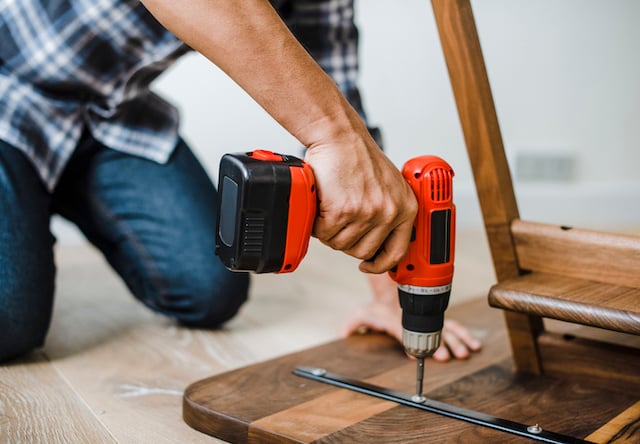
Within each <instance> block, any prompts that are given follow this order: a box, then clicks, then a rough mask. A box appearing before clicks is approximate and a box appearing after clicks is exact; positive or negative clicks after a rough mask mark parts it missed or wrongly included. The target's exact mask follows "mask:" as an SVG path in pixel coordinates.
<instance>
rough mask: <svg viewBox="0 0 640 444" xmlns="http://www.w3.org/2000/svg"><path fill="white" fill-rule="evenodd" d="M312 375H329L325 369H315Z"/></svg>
mask: <svg viewBox="0 0 640 444" xmlns="http://www.w3.org/2000/svg"><path fill="white" fill-rule="evenodd" d="M311 374H312V375H314V376H324V375H326V374H327V371H326V370H325V369H323V368H314V369H313V370H311Z"/></svg>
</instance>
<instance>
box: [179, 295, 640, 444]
mask: <svg viewBox="0 0 640 444" xmlns="http://www.w3.org/2000/svg"><path fill="white" fill-rule="evenodd" d="M451 314H452V315H453V316H455V317H456V318H458V319H461V320H463V321H464V322H465V323H468V324H470V325H471V326H472V327H473V328H476V329H478V331H485V332H486V344H487V345H486V347H485V348H484V349H483V350H482V351H481V352H480V353H478V354H477V355H476V356H474V357H473V358H472V359H470V360H469V361H458V362H453V363H449V364H437V363H434V362H431V361H430V362H428V363H427V366H426V375H425V377H426V379H425V381H426V386H425V391H426V392H428V396H429V397H431V398H433V399H437V400H439V401H442V402H446V403H449V404H453V405H458V406H461V407H466V408H470V409H473V410H476V411H482V412H484V413H488V414H491V415H494V416H497V417H501V418H504V419H510V420H513V421H517V422H522V423H525V424H536V423H537V424H540V425H541V426H543V428H545V429H548V430H552V431H555V432H558V433H565V434H569V435H572V436H578V437H585V436H587V435H589V434H591V433H593V432H594V431H596V430H598V429H600V428H602V427H603V425H604V424H606V423H608V422H609V421H610V420H613V418H616V417H618V416H619V415H620V414H621V413H622V412H623V411H625V410H627V409H629V407H630V406H632V405H633V404H634V403H636V402H637V401H638V399H639V397H640V381H637V380H635V379H637V374H638V373H637V372H638V371H639V370H640V368H639V367H638V365H636V364H637V363H640V360H638V359H636V358H637V356H636V355H627V354H625V353H626V350H620V349H616V348H615V347H614V348H613V349H612V350H611V353H610V354H606V353H603V354H602V355H601V357H603V358H604V359H603V360H601V361H602V362H601V365H599V366H598V365H595V364H594V362H595V361H596V356H591V355H597V354H599V353H600V351H602V350H599V349H598V348H593V349H592V348H590V344H591V343H590V342H589V341H586V340H585V341H581V340H574V339H573V338H569V337H566V338H565V337H560V339H557V338H556V341H555V342H552V341H551V342H549V341H547V342H545V343H544V344H545V352H546V351H548V350H551V351H552V352H553V351H554V350H552V349H555V352H554V353H549V354H550V356H555V357H556V358H557V360H558V363H557V366H558V367H563V366H564V367H566V368H567V370H566V371H556V372H553V371H550V372H549V373H547V374H545V375H544V376H526V375H522V374H518V373H515V372H514V371H513V363H512V360H511V359H510V358H509V357H508V346H507V343H506V337H505V329H504V326H503V324H502V322H501V321H500V313H499V311H497V310H491V309H490V308H487V307H486V305H485V304H484V303H483V302H482V301H473V302H470V303H466V304H463V305H461V306H458V307H456V308H455V310H454V311H453V313H451ZM604 351H605V352H606V351H608V349H605V350H604ZM617 353H621V355H620V356H619V357H618V364H614V360H613V358H612V357H613V356H614V355H617ZM624 359H627V361H628V360H629V359H631V360H632V361H637V362H636V364H634V365H631V366H629V365H627V367H626V370H627V372H626V376H621V375H620V374H615V373H613V372H611V373H610V372H608V371H607V368H609V367H614V368H615V369H616V370H619V371H621V372H622V373H624V366H623V365H622V362H623V361H624ZM299 365H309V366H319V367H323V368H326V369H328V370H330V371H332V372H336V373H341V374H344V375H347V376H349V377H353V378H356V379H362V380H366V381H368V382H371V383H374V384H377V385H381V386H384V387H388V388H391V389H394V390H399V391H403V392H407V393H411V392H412V390H413V389H414V382H415V381H414V377H415V363H414V362H412V361H409V360H408V359H407V358H406V356H405V355H404V353H403V351H402V350H401V349H400V347H399V346H398V344H397V343H395V342H394V341H392V340H390V339H389V338H388V337H386V336H381V335H361V336H355V337H351V338H348V339H345V340H339V341H334V342H330V343H328V344H324V345H321V346H318V347H314V348H312V349H309V350H305V351H302V352H297V353H294V354H290V355H286V356H283V357H280V358H276V359H273V360H269V361H265V362H263V363H259V364H255V365H252V366H249V367H246V368H241V369H237V370H234V371H231V372H227V373H223V374H221V375H216V376H213V377H210V378H205V379H203V380H200V381H198V382H195V383H194V384H192V385H191V386H189V387H188V388H187V390H186V391H185V395H184V399H183V417H184V419H185V421H186V422H187V424H189V425H190V426H191V427H194V428H195V429H197V430H200V431H201V432H203V433H207V434H211V435H212V436H216V437H218V438H221V439H224V440H226V441H230V442H234V443H235V442H240V443H242V442H250V443H258V442H259V443H262V442H275V443H293V442H297V443H310V442H314V443H343V442H350V443H351V442H354V443H359V442H362V443H364V442H385V443H401V442H402V443H418V442H425V440H427V441H428V442H433V443H449V442H492V443H493V442H496V443H501V442H504V443H511V442H522V443H524V442H530V441H529V440H528V439H524V438H518V437H516V436H514V435H508V434H505V433H502V432H497V431H495V430H490V429H486V428H483V427H480V426H474V425H470V424H467V423H464V422H460V421H456V420H452V419H449V418H445V417H442V416H439V415H435V414H431V413H426V412H423V411H419V410H416V409H412V408H410V407H405V406H399V405H397V404H395V403H393V402H390V401H382V400H379V399H377V398H373V397H369V396H367V395H363V394H358V393H355V392H351V391H349V390H345V389H339V388H335V387H333V386H330V385H326V384H322V383H318V382H315V381H309V380H306V379H304V378H300V377H298V376H295V375H293V373H292V371H293V370H294V369H295V368H296V367H297V366H299ZM585 365H587V366H588V367H589V370H588V371H582V372H581V374H580V375H579V377H576V378H574V377H573V376H572V375H571V373H572V372H571V370H572V369H575V368H576V367H583V366H585ZM551 370H553V368H552V369H551ZM614 377H615V378H620V382H619V383H616V384H613V385H611V384H609V382H610V381H611V378H614ZM634 378H635V379H634ZM622 387H626V388H625V389H624V390H622V389H621V388H622ZM632 412H633V410H632ZM629 416H633V415H629V414H627V416H623V418H627V417H629ZM635 419H637V418H631V419H629V421H632V420H635ZM616 421H618V422H620V419H619V417H618V419H617V420H616ZM612 427H614V426H612ZM615 427H619V425H615ZM635 433H636V432H634V435H633V436H635V437H636V438H640V435H636V434H635Z"/></svg>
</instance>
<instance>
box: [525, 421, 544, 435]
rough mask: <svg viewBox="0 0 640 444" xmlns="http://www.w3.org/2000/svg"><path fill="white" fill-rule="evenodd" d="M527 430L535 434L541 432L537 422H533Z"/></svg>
mask: <svg viewBox="0 0 640 444" xmlns="http://www.w3.org/2000/svg"><path fill="white" fill-rule="evenodd" d="M527 432H529V433H533V434H534V435H537V434H539V433H542V427H540V426H539V425H538V424H535V425H532V426H529V427H527Z"/></svg>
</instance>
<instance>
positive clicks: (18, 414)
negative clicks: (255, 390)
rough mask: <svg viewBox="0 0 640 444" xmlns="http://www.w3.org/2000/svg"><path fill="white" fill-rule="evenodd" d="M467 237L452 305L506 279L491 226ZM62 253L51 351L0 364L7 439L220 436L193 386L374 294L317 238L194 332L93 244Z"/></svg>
mask: <svg viewBox="0 0 640 444" xmlns="http://www.w3.org/2000/svg"><path fill="white" fill-rule="evenodd" d="M457 245H458V247H457V253H456V254H457V258H456V275H455V280H454V293H453V295H452V304H456V303H459V302H461V301H464V300H468V299H469V298H473V297H484V296H485V294H486V291H487V290H488V288H489V286H490V285H491V284H492V283H493V281H494V276H493V270H492V268H491V261H490V256H489V252H488V247H487V245H486V241H485V237H484V234H483V232H481V231H477V232H465V231H462V232H460V233H458V239H457ZM56 256H57V263H58V269H59V270H58V282H57V293H56V295H57V296H56V302H55V311H54V316H53V321H52V326H51V329H50V333H49V336H48V339H47V343H46V346H45V347H44V350H42V351H38V352H36V353H34V354H33V355H31V356H29V357H27V358H24V359H22V360H20V361H18V362H14V363H11V364H9V365H5V366H0V442H1V443H4V442H10V443H19V442H29V443H31V442H46V443H68V442H83V443H84V442H87V443H89V442H91V443H97V442H120V443H154V444H159V443H177V442H190V443H191V442H196V443H197V442H216V440H214V439H213V438H210V437H208V436H206V435H203V434H201V433H199V432H197V431H195V430H193V429H191V428H189V427H188V426H187V425H186V424H185V423H184V422H183V421H182V418H181V413H182V407H181V401H182V398H181V397H182V392H183V390H184V388H185V387H186V386H187V385H188V384H190V383H192V382H194V381H196V380H199V379H202V378H204V377H206V376H210V375H213V374H217V373H220V372H224V371H226V370H230V369H233V368H237V367H240V366H245V365H247V364H251V363H255V362H258V361H262V360H265V359H268V358H271V357H275V356H279V355H283V354H286V353H289V352H292V351H296V350H300V349H303V348H307V347H310V346H313V345H317V344H320V343H324V342H327V341H330V340H332V339H335V338H337V330H338V327H339V325H340V323H341V322H342V320H343V319H344V318H345V316H346V315H347V314H348V313H349V312H350V310H352V309H354V308H355V307H357V306H358V305H360V304H362V303H365V302H367V301H368V300H369V298H370V295H369V293H368V288H367V284H366V280H365V278H364V277H363V276H362V275H361V274H359V273H358V271H357V261H355V260H354V259H351V258H349V257H347V256H345V255H343V254H341V253H337V252H335V251H332V250H330V249H328V248H326V247H324V246H322V245H320V244H319V243H317V242H315V241H312V244H311V247H310V251H309V254H308V255H307V258H306V259H305V261H304V262H303V264H302V265H301V266H300V268H299V269H298V270H297V271H296V272H295V273H292V274H287V275H259V276H255V277H254V280H253V285H252V290H251V299H250V301H249V303H248V304H247V305H246V306H245V307H244V309H243V310H242V312H241V313H240V315H239V316H238V317H237V318H235V319H234V320H233V321H232V322H230V323H229V324H228V325H227V326H226V328H224V329H223V330H220V331H200V330H188V329H184V328H179V327H177V326H176V325H175V324H174V323H173V322H171V321H170V320H167V319H165V318H163V317H160V316H157V315H154V314H152V313H151V312H150V311H149V310H147V309H146V308H145V307H143V306H142V305H141V304H139V303H138V302H136V301H135V300H134V299H133V297H131V296H130V295H129V294H128V292H127V290H126V288H125V287H124V286H123V285H122V284H121V282H120V281H119V279H118V278H117V277H116V276H115V275H114V274H113V273H112V271H111V270H110V269H109V268H108V265H106V263H105V262H104V261H103V259H102V258H101V257H100V256H99V255H98V254H97V253H96V252H95V251H94V250H93V249H91V248H89V247H86V246H64V247H60V248H58V250H57V251H56ZM476 333H477V334H479V335H480V336H481V335H482V332H476Z"/></svg>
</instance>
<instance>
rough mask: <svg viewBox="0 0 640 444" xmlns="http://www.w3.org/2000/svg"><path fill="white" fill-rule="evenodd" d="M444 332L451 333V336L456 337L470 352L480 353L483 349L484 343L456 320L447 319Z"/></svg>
mask: <svg viewBox="0 0 640 444" xmlns="http://www.w3.org/2000/svg"><path fill="white" fill-rule="evenodd" d="M444 331H445V332H449V334H450V336H451V335H455V337H456V338H458V339H459V341H461V342H462V343H463V344H464V346H465V347H466V348H468V349H469V350H472V351H478V350H480V349H481V348H482V343H481V342H480V341H479V340H478V339H477V338H476V337H475V336H473V335H472V334H471V332H470V331H469V330H468V329H467V328H466V327H465V326H464V325H462V324H460V323H459V322H458V321H456V320H453V319H446V320H445V321H444Z"/></svg>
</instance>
